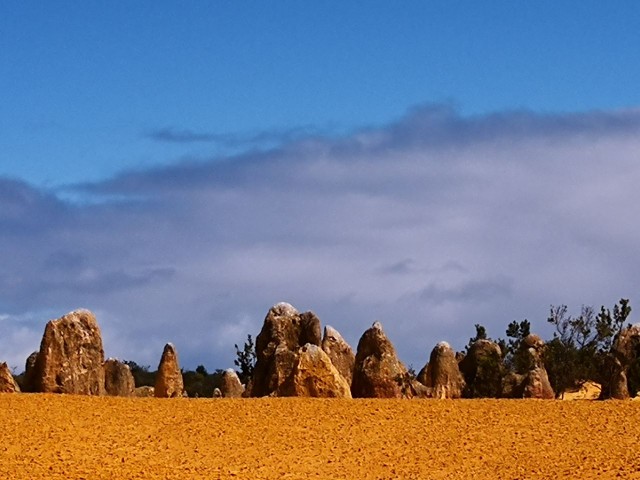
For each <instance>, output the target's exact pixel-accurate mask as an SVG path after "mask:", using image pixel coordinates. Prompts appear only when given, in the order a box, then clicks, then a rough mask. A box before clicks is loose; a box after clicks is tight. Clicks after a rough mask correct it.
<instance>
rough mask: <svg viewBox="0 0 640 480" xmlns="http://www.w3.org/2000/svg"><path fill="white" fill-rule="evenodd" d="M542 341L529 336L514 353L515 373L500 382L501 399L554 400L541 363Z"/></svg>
mask: <svg viewBox="0 0 640 480" xmlns="http://www.w3.org/2000/svg"><path fill="white" fill-rule="evenodd" d="M543 353H544V341H543V340H542V339H541V338H540V337H539V336H538V335H535V334H533V333H532V334H529V335H527V336H526V337H525V338H524V339H522V342H521V343H520V347H519V348H518V351H517V352H516V371H515V372H512V373H509V374H508V375H506V376H505V377H504V379H503V382H502V394H501V396H502V397H503V398H537V399H543V400H551V399H554V398H555V394H554V392H553V389H552V388H551V383H550V382H549V376H548V375H547V370H546V369H545V368H544V362H543Z"/></svg>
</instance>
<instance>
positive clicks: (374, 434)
mask: <svg viewBox="0 0 640 480" xmlns="http://www.w3.org/2000/svg"><path fill="white" fill-rule="evenodd" d="M0 425H2V429H1V430H0V459H1V461H0V479H142V478H144V479H189V478H207V479H217V478H246V479H278V478H287V479H303V478H304V479H307V478H326V479H330V478H336V479H337V478H342V479H352V480H357V479H388V478H398V479H439V478H447V479H448V478H452V479H456V478H460V479H474V480H477V479H481V478H486V479H489V478H490V479H498V478H500V479H501V478H509V479H531V478H625V479H628V478H639V479H640V442H639V441H640V403H638V402H631V401H629V402H589V401H581V402H559V401H535V400H456V401H446V400H445V401H440V400H411V401H409V400H404V401H395V400H317V399H299V398H294V399H243V400H234V399H216V400H214V399H194V400H189V399H167V400H164V399H162V400H161V399H155V398H136V399H122V398H107V397H102V398H100V397H79V396H62V395H58V396H55V395H39V394H0Z"/></svg>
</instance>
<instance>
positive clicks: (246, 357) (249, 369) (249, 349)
mask: <svg viewBox="0 0 640 480" xmlns="http://www.w3.org/2000/svg"><path fill="white" fill-rule="evenodd" d="M234 347H235V348H236V359H235V360H234V361H233V364H234V365H235V366H236V367H238V368H239V369H240V374H239V375H238V377H239V378H240V381H241V382H242V383H244V384H245V385H246V384H247V383H248V382H249V380H251V378H252V377H253V369H254V368H255V365H256V348H255V345H254V344H253V339H252V338H251V335H247V341H246V342H245V343H244V346H243V348H242V350H240V349H239V348H238V345H237V344H236V345H234Z"/></svg>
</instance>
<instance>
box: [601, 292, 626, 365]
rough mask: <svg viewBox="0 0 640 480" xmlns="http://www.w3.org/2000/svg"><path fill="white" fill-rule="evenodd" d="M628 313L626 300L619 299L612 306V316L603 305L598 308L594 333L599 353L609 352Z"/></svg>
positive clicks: (623, 325)
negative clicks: (596, 334) (596, 336)
mask: <svg viewBox="0 0 640 480" xmlns="http://www.w3.org/2000/svg"><path fill="white" fill-rule="evenodd" d="M630 313H631V306H630V305H629V299H627V298H621V299H620V302H618V303H617V304H615V305H614V306H613V315H611V311H610V310H609V309H608V308H604V305H603V306H602V307H600V313H599V314H598V318H597V320H596V331H597V333H598V344H599V345H598V347H599V350H600V351H601V352H610V351H611V348H612V347H613V342H614V341H615V339H616V337H617V336H618V335H620V332H621V331H622V329H623V328H624V327H625V322H626V321H627V317H628V316H629V314H630ZM626 326H629V325H626Z"/></svg>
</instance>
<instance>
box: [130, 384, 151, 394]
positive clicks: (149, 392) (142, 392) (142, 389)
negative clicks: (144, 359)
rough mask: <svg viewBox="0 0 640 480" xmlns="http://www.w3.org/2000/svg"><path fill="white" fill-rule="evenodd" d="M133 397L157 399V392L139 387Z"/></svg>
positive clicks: (146, 387)
mask: <svg viewBox="0 0 640 480" xmlns="http://www.w3.org/2000/svg"><path fill="white" fill-rule="evenodd" d="M133 396H134V397H155V392H154V389H153V387H150V386H148V385H144V386H142V387H137V388H136V389H135V390H134V391H133Z"/></svg>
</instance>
